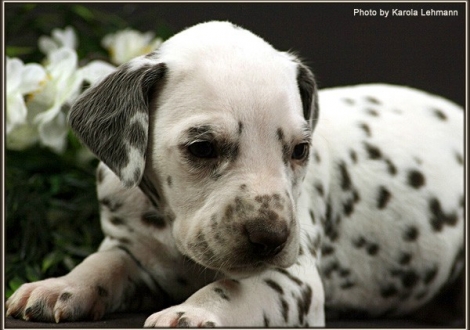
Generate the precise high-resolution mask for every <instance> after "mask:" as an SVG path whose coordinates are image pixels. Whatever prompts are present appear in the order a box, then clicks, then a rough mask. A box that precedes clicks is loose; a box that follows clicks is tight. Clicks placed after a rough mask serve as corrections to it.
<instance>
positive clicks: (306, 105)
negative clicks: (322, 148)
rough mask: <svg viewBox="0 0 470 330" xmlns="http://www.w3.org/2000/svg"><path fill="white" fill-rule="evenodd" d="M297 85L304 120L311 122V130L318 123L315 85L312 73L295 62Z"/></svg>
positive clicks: (301, 64)
mask: <svg viewBox="0 0 470 330" xmlns="http://www.w3.org/2000/svg"><path fill="white" fill-rule="evenodd" d="M297 63H298V66H297V85H298V87H299V92H300V98H301V100H302V107H303V113H304V117H305V119H306V120H308V121H310V122H311V125H312V129H313V128H315V125H316V124H317V121H318V114H319V111H318V97H317V84H316V82H315V78H314V76H313V73H312V71H310V69H309V68H308V67H307V66H305V65H304V64H303V63H302V62H300V61H299V60H297Z"/></svg>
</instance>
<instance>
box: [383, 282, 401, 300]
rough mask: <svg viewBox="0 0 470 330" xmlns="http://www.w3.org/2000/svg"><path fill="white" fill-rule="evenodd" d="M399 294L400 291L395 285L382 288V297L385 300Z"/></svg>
mask: <svg viewBox="0 0 470 330" xmlns="http://www.w3.org/2000/svg"><path fill="white" fill-rule="evenodd" d="M397 294H398V289H397V287H396V286H395V285H394V284H391V283H390V284H387V285H385V286H383V287H382V288H380V295H381V296H382V297H383V298H390V297H393V296H396V295H397Z"/></svg>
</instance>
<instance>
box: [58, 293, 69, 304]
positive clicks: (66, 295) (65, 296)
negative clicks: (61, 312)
mask: <svg viewBox="0 0 470 330" xmlns="http://www.w3.org/2000/svg"><path fill="white" fill-rule="evenodd" d="M70 298H72V293H70V292H63V293H62V294H61V295H60V296H59V300H60V301H62V302H66V301H69V300H70Z"/></svg>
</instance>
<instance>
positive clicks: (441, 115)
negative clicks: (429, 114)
mask: <svg viewBox="0 0 470 330" xmlns="http://www.w3.org/2000/svg"><path fill="white" fill-rule="evenodd" d="M433 113H434V115H435V116H436V117H437V118H438V119H440V120H442V121H446V120H447V116H446V114H445V113H444V112H443V111H442V110H440V109H433Z"/></svg>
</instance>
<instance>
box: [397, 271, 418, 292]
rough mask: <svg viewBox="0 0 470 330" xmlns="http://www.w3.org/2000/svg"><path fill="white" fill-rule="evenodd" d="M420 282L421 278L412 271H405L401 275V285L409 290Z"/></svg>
mask: <svg viewBox="0 0 470 330" xmlns="http://www.w3.org/2000/svg"><path fill="white" fill-rule="evenodd" d="M418 281H419V276H418V274H416V273H415V272H414V271H412V270H407V271H404V272H403V274H402V275H401V283H402V284H403V286H404V287H405V288H407V289H409V288H412V287H414V286H415V285H416V284H417V283H418Z"/></svg>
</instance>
